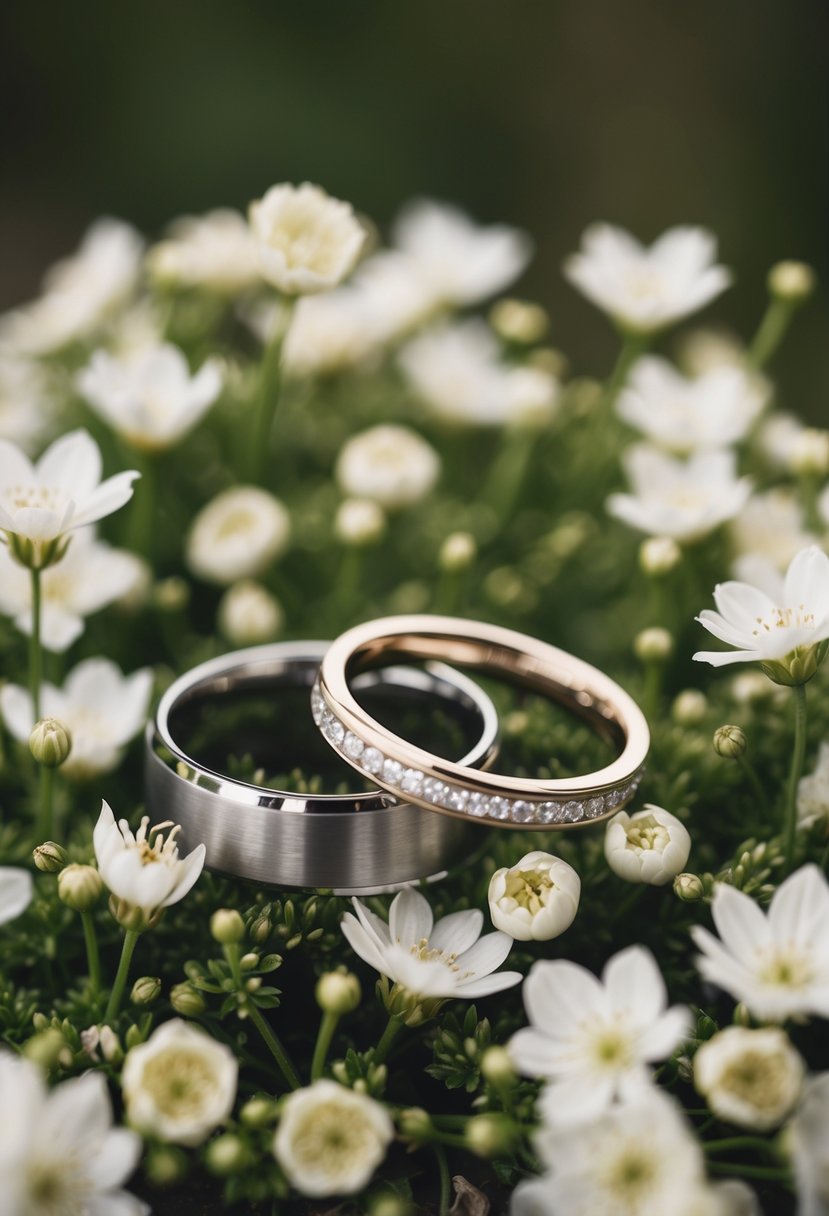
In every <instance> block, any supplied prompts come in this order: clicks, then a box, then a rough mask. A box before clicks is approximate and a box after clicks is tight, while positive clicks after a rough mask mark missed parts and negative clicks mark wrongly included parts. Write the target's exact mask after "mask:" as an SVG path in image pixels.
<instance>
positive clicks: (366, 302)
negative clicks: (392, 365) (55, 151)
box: [351, 249, 435, 343]
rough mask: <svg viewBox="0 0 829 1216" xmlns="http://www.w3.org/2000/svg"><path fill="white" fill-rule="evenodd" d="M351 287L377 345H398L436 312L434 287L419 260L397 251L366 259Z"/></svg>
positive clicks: (385, 250) (358, 268)
mask: <svg viewBox="0 0 829 1216" xmlns="http://www.w3.org/2000/svg"><path fill="white" fill-rule="evenodd" d="M351 283H352V286H353V287H354V288H355V290H356V291H358V292H359V294H360V299H361V301H362V305H363V312H364V314H365V316H366V318H367V321H368V323H369V325H370V328H371V332H372V334H373V336H374V340H375V342H376V343H385V342H394V341H396V340H397V339H398V338H400V337H402V336H403V335H405V334H407V333H410V332H411V331H412V330H413V329H416V328H417V327H418V326H419V325H421V324H422V323H423V322H424V321H425V320H426V319H427V317H429V316H430V315H431V313H432V312H433V311H434V309H435V298H434V293H433V290H432V287H431V286H430V284H429V282H428V279H427V278H425V277H424V276H423V275H422V274H421V273H420V270H419V264H418V262H417V260H416V258H414V257H410V256H409V255H408V254H405V253H401V252H400V251H399V250H396V249H381V250H380V251H379V252H378V253H373V254H372V255H371V257H368V258H366V259H365V261H364V262H361V263H360V265H359V266H358V267H357V269H356V270H355V272H354V276H353V278H352V280H351Z"/></svg>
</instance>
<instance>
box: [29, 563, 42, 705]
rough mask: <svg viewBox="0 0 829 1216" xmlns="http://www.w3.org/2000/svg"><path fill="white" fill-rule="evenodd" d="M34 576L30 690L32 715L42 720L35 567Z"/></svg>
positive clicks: (38, 592) (40, 654) (40, 661)
mask: <svg viewBox="0 0 829 1216" xmlns="http://www.w3.org/2000/svg"><path fill="white" fill-rule="evenodd" d="M31 576H32V636H31V639H30V641H29V690H30V692H31V694H32V715H33V717H34V721H35V722H39V721H40V681H41V673H42V670H43V654H42V651H41V648H40V598H41V596H40V591H41V588H40V571H39V570H35V569H33V570H32V571H31Z"/></svg>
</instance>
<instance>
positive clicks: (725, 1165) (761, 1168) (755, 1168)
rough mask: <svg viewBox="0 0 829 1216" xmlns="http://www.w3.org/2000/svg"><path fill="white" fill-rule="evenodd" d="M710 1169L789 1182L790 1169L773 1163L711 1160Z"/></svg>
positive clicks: (744, 1176) (715, 1172)
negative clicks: (749, 1163)
mask: <svg viewBox="0 0 829 1216" xmlns="http://www.w3.org/2000/svg"><path fill="white" fill-rule="evenodd" d="M708 1169H709V1170H710V1171H711V1173H713V1174H728V1175H732V1174H733V1175H734V1176H735V1177H737V1178H756V1179H758V1180H761V1181H768V1182H788V1181H789V1178H790V1174H789V1171H788V1170H786V1169H778V1168H777V1167H776V1166H773V1165H743V1164H741V1163H739V1162H736V1161H734V1162H731V1161H709V1162H708Z"/></svg>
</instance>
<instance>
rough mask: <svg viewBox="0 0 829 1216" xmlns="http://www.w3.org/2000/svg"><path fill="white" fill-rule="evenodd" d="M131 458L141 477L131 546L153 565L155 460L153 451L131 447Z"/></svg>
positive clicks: (133, 514)
mask: <svg viewBox="0 0 829 1216" xmlns="http://www.w3.org/2000/svg"><path fill="white" fill-rule="evenodd" d="M130 460H131V461H132V462H133V463H134V464H136V465H137V466H138V469H139V471H140V473H141V479H140V481H138V482H137V484H136V487H135V493H134V494H133V506H132V517H131V519H130V532H131V536H130V548H131V549H134V550H135V552H136V553H139V554H141V556H142V557H145V558H146V559H147V561H148V562H150V564H151V565H152V561H153V557H154V554H155V532H156V529H155V523H156V518H155V499H156V476H155V462H154V458H153V456H152V454H151V453H148V452H137V451H136V450H135V449H133V448H130Z"/></svg>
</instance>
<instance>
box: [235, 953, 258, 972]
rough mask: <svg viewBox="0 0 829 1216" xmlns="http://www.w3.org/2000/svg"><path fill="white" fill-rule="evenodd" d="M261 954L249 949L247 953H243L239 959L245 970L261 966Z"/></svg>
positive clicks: (253, 969)
mask: <svg viewBox="0 0 829 1216" xmlns="http://www.w3.org/2000/svg"><path fill="white" fill-rule="evenodd" d="M259 962H260V959H259V955H258V954H256V953H255V952H254V951H253V950H249V951H248V953H247V954H243V955H242V957H241V958H240V959H239V966H240V967H241V968H242V970H243V971H255V970H256V968H257V967H258V966H259Z"/></svg>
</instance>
